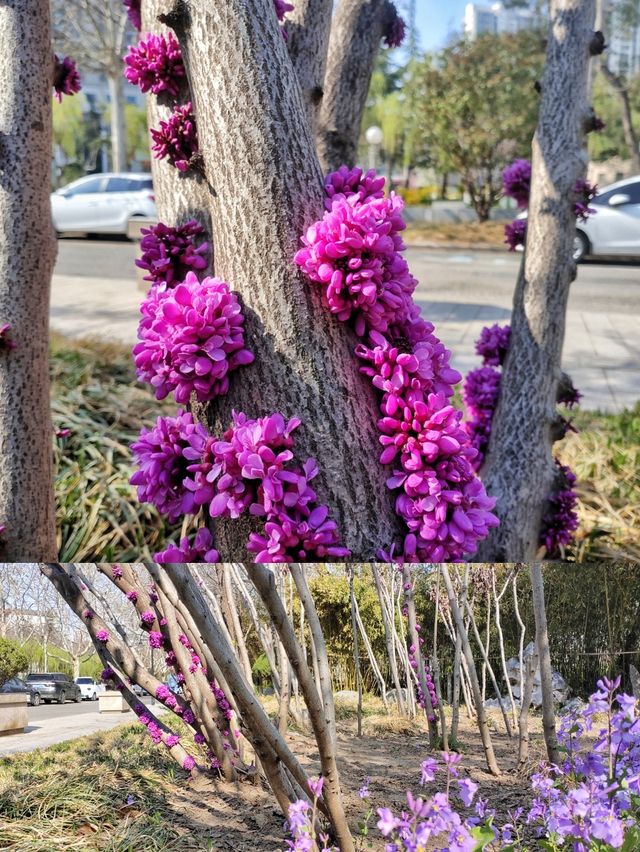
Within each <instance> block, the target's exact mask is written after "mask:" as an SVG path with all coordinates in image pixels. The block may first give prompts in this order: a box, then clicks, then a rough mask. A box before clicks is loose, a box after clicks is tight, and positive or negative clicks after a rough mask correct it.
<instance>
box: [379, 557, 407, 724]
mask: <svg viewBox="0 0 640 852" xmlns="http://www.w3.org/2000/svg"><path fill="white" fill-rule="evenodd" d="M391 570H394V569H393V567H392V569H391ZM371 573H372V574H373V582H374V583H375V587H376V592H377V594H378V600H379V601H380V611H381V613H382V624H383V627H384V642H385V646H386V648H387V656H388V658H389V671H390V672H391V680H392V682H393V688H394V689H395V691H396V704H397V705H398V712H399V713H405V712H406V709H405V701H404V700H403V698H402V691H401V687H400V678H399V677H398V662H397V657H396V649H395V645H394V641H393V638H394V637H393V634H394V626H395V625H394V621H393V601H391V605H390V606H389V607H388V606H387V599H386V596H385V591H384V589H383V588H382V581H381V578H380V569H379V568H378V566H377V565H375V563H372V565H371Z"/></svg>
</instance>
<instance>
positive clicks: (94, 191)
mask: <svg viewBox="0 0 640 852" xmlns="http://www.w3.org/2000/svg"><path fill="white" fill-rule="evenodd" d="M51 215H52V217H53V226H54V228H55V229H56V231H57V232H58V233H59V234H63V233H65V232H68V231H81V232H83V233H96V234H98V233H99V234H126V233H127V230H128V223H129V219H134V218H136V217H143V218H145V219H147V218H151V219H155V218H156V203H155V195H154V193H153V182H152V180H151V175H150V174H143V173H141V174H115V173H111V174H99V175H88V176H87V177H82V178H79V179H78V180H75V181H73V183H70V184H68V185H67V186H64V187H62V189H58V190H56V192H54V193H52V195H51Z"/></svg>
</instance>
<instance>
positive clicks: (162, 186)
mask: <svg viewBox="0 0 640 852" xmlns="http://www.w3.org/2000/svg"><path fill="white" fill-rule="evenodd" d="M166 10H167V2H166V0H145V2H144V3H143V4H142V32H144V33H154V34H156V35H157V34H159V33H166V31H167V28H166V27H165V26H164V25H163V24H161V23H160V22H159V21H158V15H159V14H161V13H162V12H166ZM190 98H191V94H190V92H189V86H188V84H187V83H186V82H185V84H184V86H183V89H182V91H181V93H180V98H179V100H180V102H181V103H186V102H187V101H188V100H190ZM170 113H171V106H170V103H169V102H168V101H165V100H163V99H162V98H158V97H155V96H152V95H150V96H149V97H147V120H148V123H149V127H158V126H159V124H160V121H161V120H162V121H166V119H167V118H168V117H169V115H170ZM151 172H152V174H153V186H154V190H155V194H156V206H157V209H158V218H159V220H160V221H161V222H164V224H165V225H171V226H173V227H175V226H176V225H181V224H183V223H184V222H187V221H188V220H189V219H195V220H196V221H198V222H200V224H201V225H202V226H203V228H204V229H205V231H206V234H207V239H208V241H209V245H210V249H211V251H210V253H209V261H210V262H209V268H208V269H207V270H204V272H206V274H212V272H213V245H212V241H211V213H210V210H209V189H208V187H207V184H206V182H205V180H204V178H203V176H202V175H200V174H199V173H198V172H194V171H191V172H187V173H186V174H185V173H183V172H179V171H178V169H175V168H174V167H173V166H171V165H169V164H168V163H167V161H166V160H156V159H155V157H152V159H151Z"/></svg>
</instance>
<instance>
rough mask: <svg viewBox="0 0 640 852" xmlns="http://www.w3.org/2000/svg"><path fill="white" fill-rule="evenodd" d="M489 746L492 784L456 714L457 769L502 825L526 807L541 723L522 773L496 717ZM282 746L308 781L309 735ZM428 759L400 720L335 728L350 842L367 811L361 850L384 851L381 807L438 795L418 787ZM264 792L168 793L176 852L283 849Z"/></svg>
mask: <svg viewBox="0 0 640 852" xmlns="http://www.w3.org/2000/svg"><path fill="white" fill-rule="evenodd" d="M492 728H493V730H492V739H493V744H494V749H495V752H496V758H497V761H498V765H499V766H500V769H501V773H502V774H501V775H500V776H499V777H497V778H496V777H493V776H492V775H491V774H490V773H489V772H488V771H487V768H486V764H485V762H484V755H483V750H482V744H481V742H480V737H479V735H478V732H477V728H476V727H475V725H474V723H472V722H470V721H469V720H468V719H467V718H466V716H465V715H464V712H463V714H462V715H461V719H460V729H459V742H458V750H459V751H460V752H461V754H462V755H463V761H462V766H463V768H464V770H466V773H468V775H469V776H470V777H471V778H472V779H473V780H474V781H475V782H476V783H477V784H478V785H479V787H480V790H479V795H481V796H482V797H483V798H485V799H487V800H488V801H489V804H490V806H491V807H493V808H495V809H496V811H497V814H498V816H497V822H498V824H500V823H502V822H505V821H507V818H508V814H509V812H510V811H513V810H515V808H517V807H526V806H527V805H528V804H529V797H530V786H529V780H528V776H529V775H530V774H531V772H534V771H535V769H536V767H537V765H538V763H539V762H540V760H542V759H543V758H544V741H543V738H542V729H541V724H540V720H539V719H538V718H533V719H532V720H531V723H530V730H531V734H530V755H531V757H530V761H529V767H528V768H527V770H526V771H524V772H519V771H518V768H517V762H518V761H517V748H518V739H517V736H514V737H513V738H512V739H510V738H509V737H508V736H507V734H506V733H505V731H504V726H503V723H502V719H501V717H498V715H496V716H494V717H493V718H492ZM287 740H288V743H289V745H290V747H291V748H292V750H293V751H294V753H295V754H296V755H297V756H298V758H299V759H300V761H301V763H302V764H303V766H304V767H305V768H306V769H307V770H308V771H309V773H310V774H311V775H317V774H318V769H319V760H318V752H317V748H316V747H315V741H314V740H313V738H312V737H311V736H305V735H304V734H303V733H300V732H296V731H290V732H289V734H288V736H287ZM428 756H429V744H428V738H427V732H426V728H425V727H424V726H423V725H420V726H418V727H417V729H416V726H415V725H414V724H410V723H408V722H407V721H406V720H401V719H388V718H384V717H371V718H368V719H365V720H364V729H363V736H362V737H361V738H358V737H357V735H356V723H355V720H351V719H348V720H343V721H340V722H338V766H339V771H340V777H341V779H342V786H343V792H344V799H345V807H346V810H347V816H348V818H349V822H350V824H351V826H352V830H353V833H354V835H356V834H357V833H358V823H359V822H360V821H361V820H362V819H363V817H364V816H365V815H366V811H367V809H368V808H369V807H371V808H373V812H374V816H373V817H372V818H371V820H370V825H371V831H370V834H369V837H368V839H367V841H366V843H363V845H362V848H363V849H365V848H366V849H374V850H376V852H378V850H382V849H383V848H384V843H383V841H382V839H381V838H380V837H379V836H376V835H378V831H377V829H376V828H375V822H376V820H377V816H376V815H375V809H376V808H379V807H383V806H387V807H390V808H392V810H394V811H396V812H397V811H400V810H401V809H402V808H403V806H405V805H406V790H407V788H410V789H412V790H413V791H414V793H416V794H417V793H418V792H420V793H421V795H423V796H424V795H430V794H433V793H435V792H437V791H438V789H439V788H438V785H437V783H435V782H434V783H433V784H431V785H427V787H426V788H420V787H419V779H420V764H421V762H422V761H423V760H424V759H425V758H426V757H428ZM367 777H369V778H370V779H371V780H370V797H369V798H368V799H367V800H366V801H362V800H361V799H360V798H359V796H358V790H359V789H360V787H361V786H362V784H363V783H364V780H365V778H367ZM273 802H274V800H273V798H272V797H271V796H270V795H269V792H268V791H267V790H263V789H261V788H258V787H253V786H250V785H248V784H246V783H245V784H239V785H231V784H221V783H219V782H216V783H214V782H212V781H208V780H207V781H198V782H193V783H192V784H191V785H186V786H185V787H183V788H181V789H180V790H179V791H177V792H176V793H175V795H174V796H173V797H172V799H171V807H172V809H173V811H174V813H175V823H176V827H178V828H179V829H180V831H181V833H182V831H184V836H183V842H182V843H181V848H182V849H183V850H194V852H195V850H215V852H227V850H229V852H231V850H233V852H255V850H264V852H267V850H268V852H275V850H285V849H287V848H288V847H287V845H286V842H285V840H286V833H285V832H284V830H283V818H282V814H281V813H280V811H279V810H278V808H277V807H275V806H274V803H273Z"/></svg>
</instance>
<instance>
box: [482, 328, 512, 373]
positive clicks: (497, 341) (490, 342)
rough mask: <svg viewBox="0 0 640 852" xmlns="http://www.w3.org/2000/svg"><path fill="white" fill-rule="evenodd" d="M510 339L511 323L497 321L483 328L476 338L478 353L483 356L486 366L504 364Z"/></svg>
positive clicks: (483, 362)
mask: <svg viewBox="0 0 640 852" xmlns="http://www.w3.org/2000/svg"><path fill="white" fill-rule="evenodd" d="M510 339H511V326H510V325H498V324H497V323H495V324H494V325H491V326H485V327H484V328H483V329H482V331H481V332H480V337H479V338H478V339H477V340H476V355H479V356H480V357H481V358H482V364H483V366H484V367H501V366H502V365H503V364H504V359H505V358H506V356H507V350H508V349H509V340H510Z"/></svg>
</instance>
